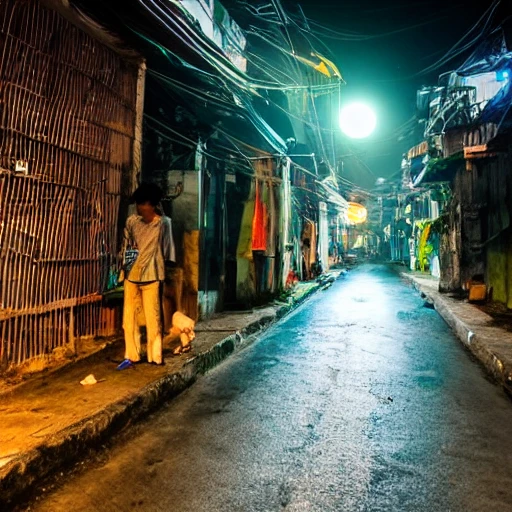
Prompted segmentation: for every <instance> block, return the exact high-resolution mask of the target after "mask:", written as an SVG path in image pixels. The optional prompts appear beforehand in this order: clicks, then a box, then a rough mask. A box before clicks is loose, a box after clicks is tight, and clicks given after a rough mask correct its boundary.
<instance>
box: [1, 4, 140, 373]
mask: <svg viewBox="0 0 512 512" xmlns="http://www.w3.org/2000/svg"><path fill="white" fill-rule="evenodd" d="M0 56H1V57H0V341H1V345H0V363H1V367H2V368H4V369H5V368H8V367H12V366H17V365H19V364H21V363H23V362H24V361H27V360H29V359H32V358H34V357H37V356H42V355H45V354H50V353H51V352H52V351H53V350H54V349H55V348H57V347H63V346H68V345H70V346H71V347H73V342H74V340H75V339H76V338H77V337H80V336H84V335H108V334H112V333H113V330H114V328H115V325H114V324H115V313H114V311H113V310H110V309H107V308H104V307H102V303H101V298H102V292H103V291H104V289H105V287H106V284H107V280H108V275H109V267H110V266H111V265H112V264H113V262H114V258H115V255H116V253H117V246H118V237H117V226H118V216H119V207H120V199H121V193H122V180H123V177H124V175H125V174H126V173H127V172H128V171H129V170H130V169H131V166H132V155H133V140H134V130H135V117H136V116H135V110H136V96H137V66H136V65H135V64H133V63H127V62H125V61H124V60H123V59H122V58H121V57H120V56H119V55H117V54H116V53H115V52H114V51H112V50H110V49H109V48H107V47H106V46H104V45H102V44H101V43H100V42H98V41H97V40H96V39H94V38H93V37H92V36H90V35H88V34H86V33H85V32H84V31H82V30H80V29H78V28H77V27H76V26H75V25H73V24H72V23H70V22H69V21H67V20H66V19H65V18H64V17H62V16H61V15H60V14H58V13H57V12H55V11H53V10H50V9H46V8H44V7H42V6H41V5H40V3H39V2H38V1H37V0H0Z"/></svg>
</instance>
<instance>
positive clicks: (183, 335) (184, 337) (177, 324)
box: [166, 311, 196, 355]
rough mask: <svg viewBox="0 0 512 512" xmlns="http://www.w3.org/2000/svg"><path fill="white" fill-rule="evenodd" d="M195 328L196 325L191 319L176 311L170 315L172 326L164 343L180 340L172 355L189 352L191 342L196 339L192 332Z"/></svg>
mask: <svg viewBox="0 0 512 512" xmlns="http://www.w3.org/2000/svg"><path fill="white" fill-rule="evenodd" d="M195 326H196V323H195V322H194V320H192V318H189V317H188V316H187V315H184V314H183V313H180V312H179V311H176V313H174V315H172V326H171V329H170V331H169V335H168V336H167V337H166V341H167V342H171V341H174V340H176V339H178V338H179V339H180V345H178V346H177V347H176V348H175V349H174V350H173V351H172V353H173V354H174V355H179V354H183V353H185V352H190V350H191V348H192V346H191V344H192V341H193V340H194V339H195V337H196V334H195V332H194V328H195Z"/></svg>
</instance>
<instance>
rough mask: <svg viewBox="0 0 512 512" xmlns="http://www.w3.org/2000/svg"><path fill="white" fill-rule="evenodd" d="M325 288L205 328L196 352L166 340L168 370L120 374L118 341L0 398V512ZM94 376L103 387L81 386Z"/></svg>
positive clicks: (308, 286)
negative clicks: (179, 351)
mask: <svg viewBox="0 0 512 512" xmlns="http://www.w3.org/2000/svg"><path fill="white" fill-rule="evenodd" d="M339 275H340V272H339V271H338V272H333V273H332V274H331V276H332V278H336V277H339ZM323 286H325V283H319V282H305V283H299V284H298V285H297V287H296V288H295V289H294V291H293V293H292V295H291V297H289V298H288V301H287V302H275V303H274V304H273V305H270V306H268V307H264V308H259V309H254V310H252V311H250V312H239V313H224V314H219V315H218V316H216V317H215V318H213V319H211V320H207V321H202V322H198V323H197V324H196V339H195V340H194V342H193V349H192V351H191V352H190V353H188V354H184V355H181V356H178V357H172V355H171V351H172V348H173V347H174V346H175V345H170V346H169V345H166V344H165V340H164V359H165V364H164V365H162V366H156V365H150V364H147V363H143V364H137V365H135V366H134V367H133V368H128V369H126V370H122V371H117V370H116V367H117V365H118V364H119V363H120V362H121V361H122V360H123V358H124V342H123V340H122V339H119V340H117V341H115V342H113V343H111V344H108V345H107V346H106V347H105V348H104V349H103V350H100V351H98V352H96V353H94V354H92V355H91V356H90V357H87V358H84V359H82V360H80V361H77V362H75V363H72V364H69V365H67V366H66V367H63V368H61V369H60V370H57V371H54V372H51V373H43V374H41V375H38V376H36V377H33V378H32V379H29V380H28V381H27V382H25V383H23V384H20V385H17V386H14V387H11V389H9V390H8V391H3V392H1V393H0V414H1V423H0V510H7V509H8V508H9V506H12V504H13V503H14V502H15V501H16V500H17V499H20V498H23V497H24V496H26V493H27V492H28V491H29V490H30V488H31V487H33V486H34V485H35V484H37V483H40V482H41V481H43V480H44V479H45V478H47V477H49V476H52V475H54V474H56V473H57V471H58V470H59V469H61V468H63V467H65V466H66V465H69V464H71V463H73V462H76V461H77V460H78V459H79V458H80V457H81V456H83V455H84V454H86V453H87V452H88V450H90V449H94V448H95V447H99V446H101V445H102V444H103V443H105V442H106V441H108V440H109V439H110V438H111V437H112V436H113V435H114V434H116V433H117V432H119V431H121V430H122V429H123V428H124V427H126V426H127V425H129V424H130V423H134V422H135V421H137V420H140V419H142V418H143V417H145V416H147V415H148V414H149V413H151V412H152V411H155V410H156V409H157V408H158V407H159V406H161V405H163V404H164V403H165V402H166V401H168V400H170V399H172V398H173V397H175V396H177V395H178V394H179V393H181V392H182V391H183V390H185V389H186V388H187V387H188V386H190V385H191V384H193V383H194V381H195V380H196V379H197V378H198V377H199V376H200V375H202V374H204V373H206V372H207V371H208V370H210V369H211V368H213V367H214V366H216V365H217V364H218V363H219V362H220V361H222V360H223V359H225V358H226V357H228V356H229V355H230V354H233V353H235V352H237V351H238V350H240V349H242V348H244V347H246V346H247V345H248V344H249V343H251V342H252V341H253V340H254V339H255V337H256V335H257V334H261V332H262V331H263V330H265V329H267V328H268V327H270V326H271V325H272V324H274V323H275V322H276V321H278V320H279V319H281V318H283V317H284V316H285V315H287V314H288V313H290V312H291V311H292V310H294V309H295V308H296V307H297V306H298V305H299V304H301V303H302V302H303V301H304V300H305V299H306V298H308V297H309V296H310V295H311V294H313V293H314V292H316V291H317V290H320V289H322V288H323ZM89 374H93V375H94V377H95V378H96V380H97V381H98V383H97V384H94V385H90V386H82V385H81V384H80V381H81V380H82V379H84V378H85V377H86V376H87V375H89ZM4 388H5V386H4Z"/></svg>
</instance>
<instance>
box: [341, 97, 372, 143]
mask: <svg viewBox="0 0 512 512" xmlns="http://www.w3.org/2000/svg"><path fill="white" fill-rule="evenodd" d="M376 125H377V118H376V116H375V114H374V112H373V110H372V109H371V108H370V107H368V106H367V105H364V104H363V103H351V104H350V105H347V106H345V107H343V108H342V109H341V111H340V128H341V130H342V131H343V133H344V134H345V135H347V136H349V137H351V138H352V139H364V138H365V137H368V135H370V134H371V133H372V132H373V130H374V129H375V126H376Z"/></svg>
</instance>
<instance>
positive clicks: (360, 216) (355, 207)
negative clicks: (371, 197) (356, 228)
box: [347, 203, 368, 224]
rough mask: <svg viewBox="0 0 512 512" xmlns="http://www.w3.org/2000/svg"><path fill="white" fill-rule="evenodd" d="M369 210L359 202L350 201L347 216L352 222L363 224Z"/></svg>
mask: <svg viewBox="0 0 512 512" xmlns="http://www.w3.org/2000/svg"><path fill="white" fill-rule="evenodd" d="M367 215H368V212H367V211H366V208H365V207H364V206H363V205H362V204H359V203H348V210H347V217H348V220H349V221H350V222H352V224H362V223H363V222H365V221H366V217H367Z"/></svg>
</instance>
